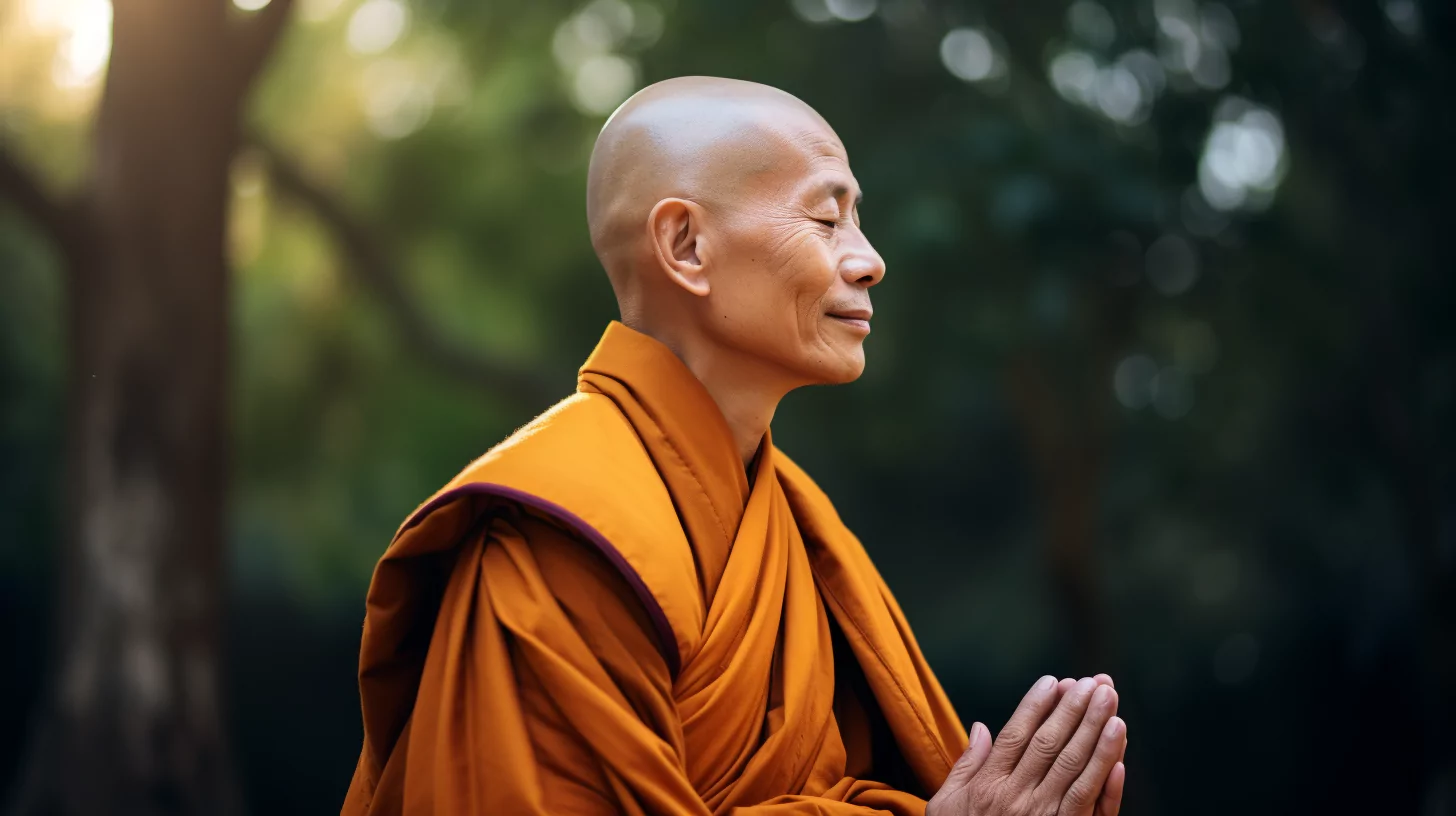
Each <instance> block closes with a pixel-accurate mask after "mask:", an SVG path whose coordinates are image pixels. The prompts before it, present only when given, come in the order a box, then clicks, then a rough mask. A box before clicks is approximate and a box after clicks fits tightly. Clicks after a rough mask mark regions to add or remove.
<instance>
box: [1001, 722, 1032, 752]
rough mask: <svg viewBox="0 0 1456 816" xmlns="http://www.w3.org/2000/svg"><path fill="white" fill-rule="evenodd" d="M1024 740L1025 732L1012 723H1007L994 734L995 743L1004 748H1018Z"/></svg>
mask: <svg viewBox="0 0 1456 816" xmlns="http://www.w3.org/2000/svg"><path fill="white" fill-rule="evenodd" d="M1025 742H1026V732H1025V731H1024V730H1022V729H1020V728H1018V727H1016V726H1014V725H1008V726H1006V727H1005V728H1003V729H1001V733H1000V734H998V735H996V744H997V745H1001V746H1004V747H1006V748H1020V747H1021V746H1022V744H1024V743H1025Z"/></svg>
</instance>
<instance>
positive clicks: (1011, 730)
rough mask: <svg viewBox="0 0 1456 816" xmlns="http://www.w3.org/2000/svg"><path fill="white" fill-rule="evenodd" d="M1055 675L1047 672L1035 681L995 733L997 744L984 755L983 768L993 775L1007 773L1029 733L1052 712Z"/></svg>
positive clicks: (1055, 688) (1020, 753) (1032, 732)
mask: <svg viewBox="0 0 1456 816" xmlns="http://www.w3.org/2000/svg"><path fill="white" fill-rule="evenodd" d="M1057 697H1058V695H1057V679H1056V678H1055V677H1051V676H1047V677H1043V678H1041V679H1040V680H1038V681H1036V685H1034V686H1032V687H1031V690H1030V691H1028V692H1026V696H1025V697H1022V698H1021V704H1020V705H1018V706H1017V707H1016V711H1015V712H1013V713H1012V714H1011V719H1009V720H1007V721H1006V724H1005V725H1004V726H1002V727H1001V733H999V734H997V735H996V744H995V745H993V746H992V747H991V755H990V756H989V757H987V758H986V764H985V769H986V770H987V771H990V772H991V773H994V774H995V775H996V776H1006V775H1007V774H1009V773H1011V770H1012V769H1013V768H1015V767H1016V763H1017V762H1019V761H1020V760H1021V755H1022V753H1023V752H1025V751H1026V744H1027V743H1028V742H1030V741H1031V735H1032V734H1035V733H1036V729H1037V728H1038V727H1039V726H1040V725H1041V724H1042V721H1043V720H1045V719H1046V717H1047V715H1048V714H1050V713H1051V711H1052V709H1053V708H1054V707H1055V706H1056V703H1057Z"/></svg>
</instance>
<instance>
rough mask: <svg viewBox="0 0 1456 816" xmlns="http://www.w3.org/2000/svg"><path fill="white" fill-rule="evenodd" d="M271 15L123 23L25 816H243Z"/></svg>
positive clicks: (75, 258)
mask: <svg viewBox="0 0 1456 816" xmlns="http://www.w3.org/2000/svg"><path fill="white" fill-rule="evenodd" d="M274 5H275V6H279V7H280V8H279V9H277V10H276V11H275V10H270V12H269V13H267V16H266V17H264V16H259V17H255V18H253V19H250V20H247V21H240V20H236V19H232V17H231V15H230V11H231V10H230V9H229V8H228V6H227V5H226V4H225V3H223V2H220V0H214V1H213V2H206V1H205V0H189V2H185V3H166V2H161V0H116V2H115V12H114V22H113V45H112V57H111V63H110V66H109V69H108V76H107V85H106V91H105V95H104V97H103V100H102V103H101V110H100V114H99V119H98V122H97V126H96V130H95V134H94V141H93V150H94V153H93V162H92V173H91V176H90V180H89V182H88V184H87V186H86V187H85V188H84V189H83V190H82V191H81V193H80V196H79V197H78V202H77V205H76V206H75V207H73V208H71V211H72V212H73V213H74V216H75V219H76V223H75V225H74V226H75V227H76V229H75V230H74V232H73V233H72V234H70V235H69V236H61V237H62V239H63V247H62V255H63V257H65V259H66V265H67V272H68V274H69V276H70V279H69V280H68V287H67V288H68V315H67V318H68V321H69V331H68V342H69V354H70V382H69V395H68V399H69V403H68V414H69V416H68V419H67V421H68V427H67V432H68V441H69V450H68V452H67V457H68V462H67V465H68V476H67V484H66V490H67V497H66V498H67V500H68V503H69V504H68V506H69V510H70V516H69V518H68V519H67V536H66V541H65V544H64V549H63V552H62V558H61V575H62V586H61V591H60V605H59V608H60V616H59V620H58V626H57V632H56V634H57V641H56V647H55V649H54V654H53V667H52V680H53V682H52V683H51V684H50V686H49V688H48V692H49V694H50V697H49V699H48V700H46V701H44V704H43V708H42V710H41V712H40V714H39V716H38V718H37V719H36V721H35V727H34V731H33V735H32V743H31V747H30V753H29V756H28V759H27V763H26V766H25V771H24V774H23V777H22V779H21V780H20V782H21V784H20V788H19V789H18V791H17V794H18V795H17V798H16V799H15V801H14V802H13V805H14V812H15V813H16V814H32V813H47V814H49V813H64V814H92V813H128V814H130V813H136V814H182V813H198V814H201V813H206V814H232V813H237V812H239V811H240V810H241V809H242V807H241V797H240V795H239V792H238V786H237V784H236V782H235V779H234V776H233V771H232V764H231V761H230V757H229V753H228V749H227V740H226V738H225V729H224V726H223V718H222V708H223V706H222V703H221V684H220V680H219V642H220V637H219V634H220V623H221V621H220V617H221V615H220V608H221V600H222V596H223V591H224V582H223V557H224V542H225V531H224V522H223V503H224V500H225V492H226V491H225V473H226V461H225V459H226V456H225V451H226V438H227V428H228V423H227V383H228V285H229V281H228V268H227V262H226V258H225V234H226V233H225V230H226V224H227V209H228V174H229V166H230V163H231V158H232V155H233V152H234V150H235V147H236V142H237V139H238V132H239V121H238V120H239V116H240V108H241V102H242V100H243V98H244V97H245V91H246V87H247V85H248V83H249V82H250V80H251V78H252V74H253V73H254V72H255V71H256V68H257V66H258V65H259V64H261V62H262V59H263V57H264V55H265V54H266V51H267V47H268V46H271V43H272V39H273V37H274V36H275V35H276V33H277V29H278V27H279V26H280V25H281V23H280V22H278V20H277V19H274V18H275V17H278V16H279V15H281V14H283V13H284V10H283V9H282V8H281V6H282V5H283V0H275V2H274ZM243 22H246V23H249V24H251V25H243ZM66 238H69V240H64V239H66Z"/></svg>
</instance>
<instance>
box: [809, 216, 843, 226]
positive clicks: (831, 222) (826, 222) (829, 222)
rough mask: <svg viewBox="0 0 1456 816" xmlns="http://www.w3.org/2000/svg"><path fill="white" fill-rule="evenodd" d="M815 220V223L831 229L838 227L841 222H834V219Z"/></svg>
mask: <svg viewBox="0 0 1456 816" xmlns="http://www.w3.org/2000/svg"><path fill="white" fill-rule="evenodd" d="M814 220H815V221H818V222H819V223H821V224H823V225H824V226H826V227H830V228H834V227H838V226H839V222H838V221H836V220H834V219H832V218H816V219H814Z"/></svg>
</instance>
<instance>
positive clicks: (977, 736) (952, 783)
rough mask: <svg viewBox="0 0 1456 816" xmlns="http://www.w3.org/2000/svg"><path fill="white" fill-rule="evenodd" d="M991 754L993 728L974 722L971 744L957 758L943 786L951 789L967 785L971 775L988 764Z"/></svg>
mask: <svg viewBox="0 0 1456 816" xmlns="http://www.w3.org/2000/svg"><path fill="white" fill-rule="evenodd" d="M990 754H991V729H989V728H987V727H986V726H984V725H982V724H980V723H975V724H973V725H972V726H971V734H970V744H969V745H967V746H966V750H964V751H962V752H961V757H960V759H958V760H956V764H955V766H954V767H952V768H951V769H950V774H949V775H947V776H946V778H945V784H944V785H943V786H942V787H945V788H950V789H951V790H955V789H957V788H963V787H965V785H966V783H967V782H969V781H971V777H973V776H975V775H976V771H979V770H981V766H982V765H984V764H986V757H987V756H990Z"/></svg>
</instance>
